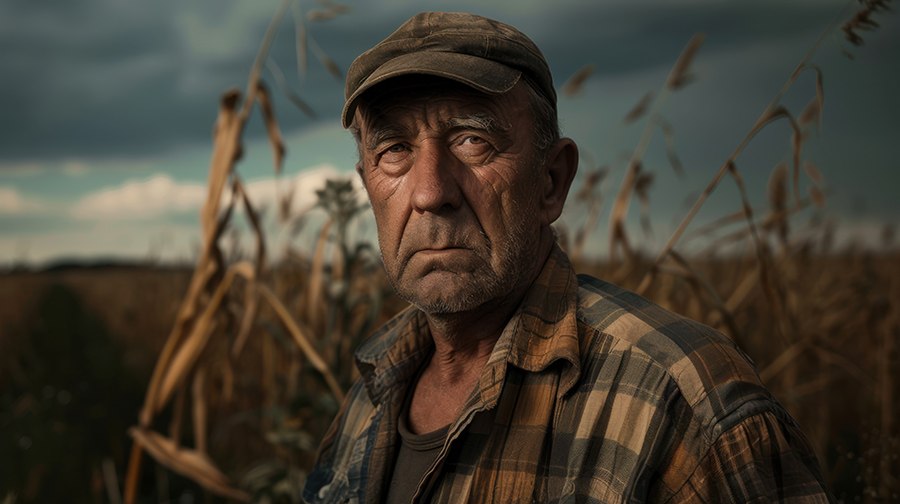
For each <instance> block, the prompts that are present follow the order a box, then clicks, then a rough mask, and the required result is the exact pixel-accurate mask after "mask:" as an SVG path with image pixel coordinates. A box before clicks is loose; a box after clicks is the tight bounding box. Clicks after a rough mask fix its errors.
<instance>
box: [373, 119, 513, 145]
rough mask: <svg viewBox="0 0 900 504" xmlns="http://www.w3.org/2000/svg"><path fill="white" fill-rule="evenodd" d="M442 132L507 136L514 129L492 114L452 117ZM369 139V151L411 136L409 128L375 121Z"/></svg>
mask: <svg viewBox="0 0 900 504" xmlns="http://www.w3.org/2000/svg"><path fill="white" fill-rule="evenodd" d="M440 128H441V129H442V130H445V131H446V130H453V129H472V130H479V131H484V132H485V133H488V134H493V135H506V133H508V132H509V130H510V129H511V128H512V126H511V125H508V124H507V125H501V124H500V122H499V121H497V119H496V118H495V117H494V116H492V115H490V114H483V113H480V114H470V115H466V116H460V117H451V118H449V119H447V120H446V121H442V122H441V124H440ZM368 129H369V131H368V135H367V136H368V138H367V139H366V144H365V147H366V149H367V150H375V149H376V148H377V147H378V145H379V144H381V143H382V142H384V141H386V140H389V139H392V138H400V137H404V136H407V135H409V134H410V131H409V128H407V127H405V126H402V125H399V124H389V123H382V122H379V121H377V120H376V121H373V123H372V124H371V125H370V126H369V128H368Z"/></svg>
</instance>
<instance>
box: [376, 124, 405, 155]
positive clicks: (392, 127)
mask: <svg viewBox="0 0 900 504" xmlns="http://www.w3.org/2000/svg"><path fill="white" fill-rule="evenodd" d="M368 133H369V134H368V138H367V139H366V149H367V150H375V149H376V148H377V147H378V145H379V144H381V143H382V142H384V141H385V140H387V139H389V138H398V137H402V136H404V135H406V134H408V133H409V128H406V127H404V126H400V125H399V124H384V123H381V124H379V123H378V122H376V123H374V124H372V125H371V126H370V127H369V132H368Z"/></svg>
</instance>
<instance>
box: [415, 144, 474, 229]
mask: <svg viewBox="0 0 900 504" xmlns="http://www.w3.org/2000/svg"><path fill="white" fill-rule="evenodd" d="M458 163H459V160H458V159H456V157H455V156H453V154H452V153H450V151H449V150H448V149H447V148H446V146H443V145H437V144H436V143H428V144H426V145H424V146H422V147H421V148H420V150H419V153H418V155H417V156H416V160H415V164H414V165H413V167H412V174H413V177H412V195H411V197H410V203H411V204H412V207H413V210H415V211H416V212H418V213H425V212H431V213H438V212H440V211H442V210H446V208H459V206H460V205H461V204H462V199H463V198H462V190H461V188H460V187H459V183H458V181H457V180H456V175H457V173H456V172H457V170H458V168H459V167H458V166H457V164H458ZM445 207H446V208H445Z"/></svg>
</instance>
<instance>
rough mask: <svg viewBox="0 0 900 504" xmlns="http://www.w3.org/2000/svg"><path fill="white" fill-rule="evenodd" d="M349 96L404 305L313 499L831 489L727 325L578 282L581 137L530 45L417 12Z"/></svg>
mask: <svg viewBox="0 0 900 504" xmlns="http://www.w3.org/2000/svg"><path fill="white" fill-rule="evenodd" d="M346 97H347V102H346V106H345V108H344V112H343V118H342V119H343V124H344V126H345V127H349V128H350V129H351V130H352V131H353V133H354V135H355V137H356V140H357V142H358V147H359V157H360V159H359V164H358V165H357V171H358V172H359V176H360V177H361V178H362V181H363V184H364V185H365V188H366V191H367V192H368V195H369V198H370V200H371V202H372V209H373V211H374V213H375V221H376V223H377V227H378V241H379V245H380V247H381V255H382V260H383V262H384V267H385V270H386V271H387V275H388V278H390V280H391V282H392V284H393V286H394V288H395V290H396V291H397V294H398V295H400V296H401V297H402V298H404V299H406V300H408V301H409V302H410V303H411V305H412V306H411V307H410V308H409V309H407V310H406V311H404V312H402V313H400V314H399V315H398V316H397V317H396V318H394V319H393V320H392V321H390V322H388V323H387V324H386V325H385V326H384V327H382V328H381V329H379V330H378V331H377V332H376V333H375V334H374V335H373V336H372V337H371V338H370V339H369V340H367V341H366V342H365V343H363V344H362V345H361V347H360V348H359V350H358V351H357V353H356V359H357V365H358V367H359V369H360V372H361V374H362V379H361V380H360V381H359V382H358V383H357V384H355V385H354V387H353V388H352V390H351V391H350V393H349V394H348V398H347V400H346V402H345V403H344V405H343V407H342V409H341V411H340V413H339V414H338V416H337V418H336V419H335V420H334V424H333V425H332V427H331V429H330V431H329V433H328V434H327V435H326V437H325V439H324V441H323V442H322V446H321V448H320V451H319V456H318V461H317V463H316V466H315V469H314V470H313V471H312V473H311V474H310V475H309V477H308V479H307V483H306V487H305V489H304V494H303V496H304V499H306V500H307V501H309V502H313V503H318V502H322V503H332V502H359V503H382V502H386V503H390V504H393V503H409V502H415V503H419V502H453V503H456V502H472V503H494V502H504V503H507V502H508V503H513V502H516V503H518V502H604V503H605V502H771V501H778V500H785V501H792V502H829V501H832V500H833V499H832V498H831V496H830V495H829V493H828V491H827V490H826V488H825V486H824V485H823V483H822V476H821V474H820V471H819V467H818V463H817V461H816V459H815V456H814V455H813V453H812V450H811V449H810V447H809V444H808V442H807V441H806V439H805V437H804V436H803V434H802V432H801V431H800V428H799V427H798V426H797V424H796V423H795V422H794V420H793V419H792V418H791V417H790V416H789V415H788V414H787V413H786V412H785V410H784V409H783V408H782V407H781V405H779V404H778V402H776V401H775V399H774V398H773V397H772V396H771V394H770V393H769V392H768V391H767V390H766V389H765V387H764V386H763V385H762V384H761V383H760V380H759V378H758V376H757V374H756V371H755V369H754V368H753V366H752V364H751V363H750V362H749V360H748V359H747V357H746V356H744V354H743V353H742V352H741V351H740V350H739V349H737V348H736V347H735V346H734V345H733V344H732V343H731V342H730V341H729V340H728V339H727V338H725V337H724V336H722V335H721V334H719V333H717V332H715V331H714V330H712V329H710V328H708V327H705V326H703V325H700V324H698V323H695V322H692V321H690V320H686V319H684V318H682V317H679V316H677V315H675V314H672V313H670V312H667V311H665V310H663V309H662V308H660V307H658V306H655V305H653V304H652V303H650V302H648V301H646V300H644V299H642V298H640V297H639V296H637V295H635V294H632V293H630V292H627V291H625V290H623V289H620V288H618V287H616V286H614V285H610V284H608V283H605V282H603V281H600V280H597V279H595V278H591V277H586V276H580V277H576V276H575V273H574V272H573V271H572V266H571V265H570V263H569V261H568V259H567V257H566V255H565V253H564V252H563V251H562V250H561V249H560V248H559V246H557V244H556V241H555V235H554V232H553V230H552V228H551V223H553V222H554V221H555V220H556V219H557V217H559V215H560V213H561V212H562V209H563V204H564V202H565V199H566V195H567V193H568V191H569V186H570V184H571V183H572V179H573V177H574V176H575V170H576V166H577V164H578V150H577V148H576V146H575V144H574V142H573V141H572V140H571V139H568V138H560V136H559V131H558V126H557V119H556V93H555V91H554V88H553V82H552V78H551V75H550V70H549V68H548V66H547V63H546V61H545V60H544V57H543V56H542V54H541V52H540V50H539V49H538V48H537V46H536V45H535V44H534V43H533V42H532V41H531V40H530V39H528V37H526V36H525V35H523V34H522V33H521V32H519V31H518V30H516V29H515V28H512V27H510V26H508V25H505V24H503V23H499V22H496V21H493V20H490V19H486V18H483V17H479V16H474V15H468V14H456V13H423V14H419V15H417V16H415V17H413V18H412V19H410V20H409V21H407V22H406V23H405V24H403V25H402V26H401V27H400V28H399V29H398V30H397V31H396V32H395V33H394V34H392V35H391V36H390V37H388V38H387V39H385V40H384V41H382V42H381V43H379V44H378V45H377V46H375V47H374V48H373V49H372V50H370V51H368V52H366V53H365V54H363V55H361V56H360V57H359V58H357V59H356V61H355V62H354V63H353V65H352V66H351V67H350V70H349V72H348V75H347V87H346Z"/></svg>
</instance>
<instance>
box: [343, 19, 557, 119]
mask: <svg viewBox="0 0 900 504" xmlns="http://www.w3.org/2000/svg"><path fill="white" fill-rule="evenodd" d="M410 74H423V75H433V76H437V77H445V78H447V79H452V80H455V81H458V82H461V83H463V84H466V85H469V86H471V87H473V88H475V89H477V90H479V91H482V92H485V93H490V94H501V93H505V92H507V91H509V90H510V89H512V88H513V86H515V85H516V83H517V82H519V79H521V78H522V76H523V75H525V76H527V78H528V79H529V80H530V81H531V82H532V83H533V84H534V85H535V87H536V88H537V90H538V91H539V92H541V93H542V94H544V95H545V96H546V97H547V99H548V100H549V101H550V103H551V104H552V105H553V107H554V108H556V91H555V90H554V89H553V77H552V76H551V75H550V67H549V66H548V65H547V60H545V59H544V55H543V54H541V50H540V49H538V46H537V45H536V44H535V43H534V42H533V41H532V40H531V39H530V38H528V37H527V36H526V35H525V34H524V33H522V32H520V31H519V30H517V29H515V28H513V27H512V26H509V25H508V24H505V23H501V22H499V21H494V20H493V19H488V18H486V17H482V16H477V15H474V14H465V13H460V12H423V13H421V14H416V15H415V16H413V17H412V18H410V19H409V21H407V22H405V23H403V25H401V26H400V28H398V29H397V31H395V32H394V33H392V34H391V35H390V36H389V37H388V38H386V39H384V40H382V41H381V42H379V43H378V45H376V46H375V47H373V48H372V49H370V50H368V51H366V52H365V53H363V54H361V55H360V56H359V57H358V58H356V60H355V61H354V62H353V64H352V65H350V69H349V70H348V71H347V83H346V87H345V89H344V97H345V98H346V100H347V101H346V103H345V104H344V111H343V113H342V114H341V124H343V126H344V127H345V128H347V127H349V126H350V123H351V122H353V115H354V113H355V112H356V106H357V104H358V100H359V97H360V96H361V95H362V94H363V93H364V92H365V91H366V90H367V89H369V88H371V87H372V86H374V85H376V84H378V83H380V82H384V81H386V80H388V79H391V78H393V77H398V76H401V75H410Z"/></svg>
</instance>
